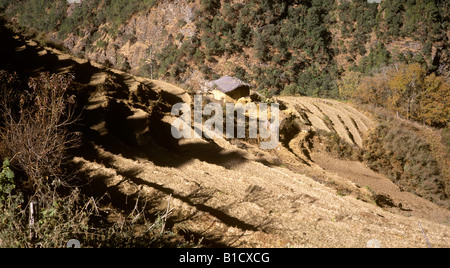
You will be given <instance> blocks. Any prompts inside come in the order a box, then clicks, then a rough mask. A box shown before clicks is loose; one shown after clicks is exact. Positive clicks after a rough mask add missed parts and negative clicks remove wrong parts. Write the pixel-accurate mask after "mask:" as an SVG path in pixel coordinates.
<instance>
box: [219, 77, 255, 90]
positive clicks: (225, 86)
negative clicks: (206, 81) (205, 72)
mask: <svg viewBox="0 0 450 268" xmlns="http://www.w3.org/2000/svg"><path fill="white" fill-rule="evenodd" d="M241 86H246V87H250V85H249V84H247V83H244V82H242V81H241V80H239V79H237V78H235V77H231V76H224V77H222V78H220V79H217V80H215V81H213V82H212V87H216V89H218V90H220V91H221V92H223V93H229V92H231V91H233V90H235V89H237V88H239V87H241Z"/></svg>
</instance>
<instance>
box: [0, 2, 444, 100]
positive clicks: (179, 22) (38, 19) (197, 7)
mask: <svg viewBox="0 0 450 268" xmlns="http://www.w3.org/2000/svg"><path fill="white" fill-rule="evenodd" d="M42 6H44V7H45V8H42ZM449 9H450V7H449V4H448V3H447V2H446V1H433V0H420V1H419V0H418V1H406V0H403V1H390V0H389V1H382V2H381V3H380V4H377V3H368V1H359V0H358V1H356V0H355V1H331V0H316V1H293V0H290V1H261V0H251V1H245V2H243V1H240V0H236V1H234V0H233V1H219V0H195V1H179V0H176V1H162V0H161V1H154V0H148V1H125V0H111V1H105V0H84V1H82V3H81V4H76V3H72V4H71V5H68V4H67V2H66V1H48V0H45V1H40V2H39V1H31V2H26V1H18V2H17V3H15V4H11V1H8V0H3V1H2V3H1V5H0V10H2V11H3V13H4V14H5V16H6V17H8V18H9V19H11V20H14V21H16V22H18V23H19V24H20V25H21V26H22V27H28V28H34V29H36V30H37V31H38V34H39V35H40V36H41V37H43V38H42V39H43V42H47V41H50V42H51V43H54V44H58V45H60V46H63V47H65V48H67V49H69V50H70V51H71V52H72V53H73V54H75V55H79V56H82V57H84V58H88V59H91V60H93V61H97V62H100V63H104V64H106V65H112V66H114V67H115V68H116V69H122V70H126V71H130V72H132V73H133V74H139V75H141V76H146V77H149V78H163V79H166V80H171V81H173V82H176V83H178V84H185V85H186V86H189V87H190V88H192V89H193V90H200V89H201V88H202V86H204V83H205V80H211V79H213V78H215V77H217V76H221V75H236V76H238V77H240V78H242V79H244V80H246V81H247V82H249V83H252V85H253V86H254V87H255V88H256V89H258V90H260V91H262V92H264V93H265V94H268V95H270V94H274V93H276V94H278V93H280V92H284V93H286V94H291V95H292V94H302V95H307V96H315V97H317V96H322V97H333V98H335V97H338V96H339V92H338V87H337V80H338V79H339V78H340V77H341V75H342V73H343V72H344V71H347V70H356V71H359V72H362V73H364V74H365V75H371V74H372V73H373V72H376V71H377V70H378V69H379V68H381V67H383V66H386V65H389V64H393V63H413V62H418V63H420V64H421V65H422V66H425V67H426V69H427V72H429V73H432V72H436V74H437V75H443V76H447V78H448V68H449V67H448V66H449V53H448V47H447V44H448V39H449V38H450V37H449V35H448V33H449V31H448V27H449V23H448V21H449V20H448V16H449V15H448V14H449ZM44 40H45V41H44Z"/></svg>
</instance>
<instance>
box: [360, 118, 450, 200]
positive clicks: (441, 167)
mask: <svg viewBox="0 0 450 268" xmlns="http://www.w3.org/2000/svg"><path fill="white" fill-rule="evenodd" d="M380 114H381V113H380ZM379 121H380V124H379V126H377V128H376V129H375V130H374V131H373V132H372V133H371V134H370V135H369V137H367V139H365V144H364V156H363V158H364V161H365V162H366V163H367V165H368V166H369V167H370V168H371V169H373V170H375V171H378V172H381V173H383V174H386V175H387V176H388V177H389V178H390V179H391V180H392V181H393V182H394V183H396V184H397V185H399V186H400V188H401V189H402V190H405V191H409V192H413V193H415V194H417V195H419V196H422V197H424V198H426V199H428V200H430V201H432V202H434V203H436V204H439V205H442V206H444V207H447V208H449V207H450V202H449V196H450V183H449V176H450V175H449V174H448V171H449V170H448V166H447V163H448V157H449V152H450V146H448V144H447V145H444V144H435V143H433V142H431V140H432V139H431V138H430V136H429V135H430V134H426V131H425V130H424V129H420V128H418V127H417V126H415V125H414V124H412V123H411V122H407V121H402V120H399V119H396V118H394V117H392V116H389V115H386V114H384V115H381V116H380V117H379ZM444 132H445V131H444ZM443 135H445V134H443ZM442 142H445V137H443V139H442Z"/></svg>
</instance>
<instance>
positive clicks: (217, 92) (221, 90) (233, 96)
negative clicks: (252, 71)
mask: <svg viewBox="0 0 450 268" xmlns="http://www.w3.org/2000/svg"><path fill="white" fill-rule="evenodd" d="M209 88H210V89H211V93H212V94H213V95H214V99H216V100H218V101H223V102H236V101H238V100H239V99H240V98H244V97H248V96H250V85H249V84H247V83H244V82H242V81H241V80H239V79H237V78H234V77H231V76H224V77H222V78H220V79H218V80H215V81H212V82H210V84H209Z"/></svg>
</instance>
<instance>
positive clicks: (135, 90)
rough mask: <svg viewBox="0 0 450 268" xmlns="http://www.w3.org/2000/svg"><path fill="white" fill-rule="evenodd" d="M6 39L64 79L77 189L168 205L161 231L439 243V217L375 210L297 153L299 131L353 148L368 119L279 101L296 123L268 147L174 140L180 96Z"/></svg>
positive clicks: (232, 241) (191, 235)
mask: <svg viewBox="0 0 450 268" xmlns="http://www.w3.org/2000/svg"><path fill="white" fill-rule="evenodd" d="M16 42H17V43H18V45H19V46H18V47H21V48H20V49H18V50H17V51H16V52H17V55H16V56H15V59H16V60H18V61H19V59H27V61H24V62H27V66H29V68H30V69H29V71H33V70H34V71H42V70H51V71H55V72H69V71H70V72H73V73H74V74H75V77H76V81H77V83H78V87H76V88H75V89H74V90H75V91H74V93H76V96H77V104H78V106H79V108H80V109H81V110H83V113H82V120H81V121H80V123H79V124H78V126H77V130H78V131H80V132H81V133H82V134H83V144H82V146H81V147H80V148H78V149H76V150H74V151H73V152H72V153H73V154H74V158H73V164H74V165H75V166H76V167H77V170H79V172H80V173H79V174H80V176H84V177H85V178H87V179H89V180H90V184H89V186H88V188H90V189H91V191H92V192H95V193H97V194H99V196H102V195H104V194H105V193H107V194H108V196H109V198H110V201H111V203H112V205H116V206H118V207H123V206H130V205H131V206H133V205H134V204H135V201H136V200H140V202H141V203H143V204H146V205H147V208H148V209H149V210H152V211H155V212H158V211H164V210H166V207H167V204H170V209H171V212H172V213H171V214H170V215H169V218H168V223H167V228H170V229H171V230H173V231H174V232H178V233H179V234H182V235H185V236H186V237H187V238H188V239H193V240H196V241H198V240H202V243H204V244H205V245H212V246H230V247H365V246H366V244H367V242H368V241H369V240H371V239H378V240H379V241H380V242H381V246H382V247H426V246H427V244H426V241H425V240H424V237H423V234H422V232H421V230H420V227H419V225H418V223H419V222H420V223H421V225H422V227H423V228H424V230H425V232H426V234H427V236H428V239H429V240H430V242H431V243H432V245H433V246H434V247H447V246H448V245H449V244H450V236H449V231H450V227H449V226H448V224H449V222H448V220H449V219H450V215H449V214H450V213H449V212H448V211H447V210H444V209H441V208H439V207H437V206H435V205H433V204H431V203H430V202H427V201H423V202H422V203H417V202H414V201H411V200H410V203H408V202H404V201H402V202H404V206H403V207H400V208H397V207H398V203H397V202H398V200H396V199H395V200H394V201H393V202H394V203H395V204H393V206H394V207H392V208H389V206H387V205H388V204H389V202H380V200H379V199H383V196H382V195H381V194H379V196H378V197H379V198H378V199H375V201H377V200H378V203H379V205H380V204H381V206H387V207H386V208H384V209H383V208H380V207H379V206H377V205H376V202H374V201H372V197H376V196H374V194H373V193H372V192H371V190H370V189H369V188H366V187H364V186H366V185H365V183H364V182H363V183H361V182H359V183H358V184H357V183H354V182H352V181H351V180H349V179H351V178H348V177H346V176H342V172H341V173H340V172H338V171H337V170H333V169H331V168H329V169H328V168H325V169H323V168H321V167H320V166H319V165H318V163H320V161H312V160H314V159H315V158H314V157H311V155H309V156H308V149H309V147H304V148H302V147H300V146H297V145H300V143H302V142H301V141H302V137H306V136H307V135H304V136H301V133H300V132H301V131H302V128H305V129H306V130H307V131H309V130H314V129H316V128H317V129H320V128H323V129H325V127H327V128H331V126H333V125H335V126H336V125H338V124H341V127H340V128H338V127H335V129H336V131H337V132H338V133H339V135H342V138H343V139H350V136H353V137H354V138H353V140H354V141H355V144H357V143H358V140H359V139H358V138H355V137H358V135H361V134H363V133H364V132H365V131H367V130H368V129H369V128H370V127H371V126H373V124H374V123H373V121H372V120H370V118H369V117H367V116H365V115H363V114H361V113H360V112H358V111H356V110H355V109H354V108H352V107H351V106H350V105H347V104H342V103H339V102H334V101H329V100H320V99H308V98H282V99H281V101H283V102H285V103H286V104H287V109H285V110H283V111H282V113H283V115H282V117H283V120H287V121H289V120H293V121H295V122H297V126H298V128H297V129H295V128H291V126H292V125H293V124H283V123H282V125H283V126H284V127H283V128H287V130H286V131H283V129H282V130H281V132H282V133H284V136H283V137H284V138H283V139H282V143H281V144H280V145H279V147H278V148H277V149H275V150H271V151H264V150H260V149H259V148H258V146H257V145H255V144H253V143H251V142H247V141H245V140H225V139H218V140H214V141H209V140H195V139H193V140H180V141H178V140H174V139H173V138H172V136H171V134H170V123H171V122H172V121H173V120H174V119H175V118H174V117H173V116H171V115H170V108H171V106H172V105H173V104H175V103H177V102H180V101H183V100H184V101H186V102H189V98H190V97H189V95H188V94H187V93H186V92H185V91H184V90H182V89H180V88H177V87H175V86H173V85H170V84H167V83H164V82H160V81H155V80H149V79H145V78H139V77H135V76H132V75H129V74H126V73H123V72H120V71H116V70H113V69H107V68H104V67H102V66H100V65H97V64H95V63H90V62H89V61H86V60H82V59H77V58H74V57H71V56H70V55H67V54H63V53H60V52H58V51H56V50H54V49H51V48H42V47H39V46H37V44H36V43H34V42H30V41H25V40H22V39H21V38H20V37H19V36H17V37H16ZM289 107H290V108H289ZM288 110H290V112H289V111H288ZM324 115H327V116H328V117H329V120H331V122H332V124H331V125H327V124H326V122H325V121H327V120H325V119H324ZM346 116H348V119H347V118H346ZM313 118H314V119H313ZM350 118H353V120H351V119H350ZM354 122H355V123H354ZM352 125H353V127H351V126H352ZM356 126H358V127H356ZM325 130H326V129H325ZM307 131H306V132H307ZM305 134H306V133H305ZM350 134H351V135H350ZM350 140H351V139H350ZM306 142H308V140H306ZM286 143H287V145H286ZM291 145H292V146H291ZM305 150H306V151H305ZM328 160H329V161H331V160H330V159H328ZM333 161H334V160H333ZM350 164H352V163H350ZM327 169H328V170H330V171H331V172H329V171H327ZM304 174H307V175H304ZM376 176H378V175H376ZM360 183H361V184H360ZM371 188H372V186H371ZM381 201H382V200H381ZM391 206H392V205H391ZM419 207H421V208H422V210H426V211H427V212H428V213H430V212H431V211H433V212H434V213H435V214H438V216H432V215H430V214H425V213H422V211H421V210H420V209H419ZM401 208H403V210H408V211H407V213H410V214H409V215H404V214H405V213H404V212H405V211H403V210H402V209H401ZM410 210H411V211H410ZM414 213H416V214H414ZM402 214H403V215H402Z"/></svg>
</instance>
